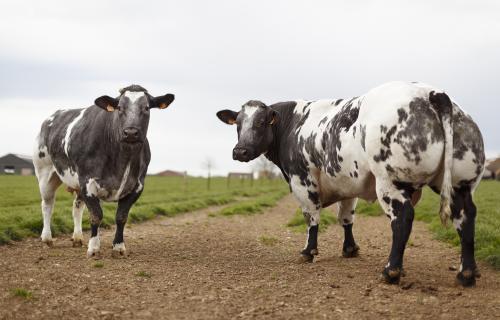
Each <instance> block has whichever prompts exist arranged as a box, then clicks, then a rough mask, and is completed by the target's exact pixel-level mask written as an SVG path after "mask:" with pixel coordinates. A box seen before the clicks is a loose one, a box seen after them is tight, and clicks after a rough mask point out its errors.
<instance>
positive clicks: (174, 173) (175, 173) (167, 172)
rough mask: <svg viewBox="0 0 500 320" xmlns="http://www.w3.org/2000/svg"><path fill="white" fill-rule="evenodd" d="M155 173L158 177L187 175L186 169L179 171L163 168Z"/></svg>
mask: <svg viewBox="0 0 500 320" xmlns="http://www.w3.org/2000/svg"><path fill="white" fill-rule="evenodd" d="M156 175H157V176H160V177H185V176H187V172H186V171H184V172H180V171H173V170H165V171H162V172H158V173H157V174H156Z"/></svg>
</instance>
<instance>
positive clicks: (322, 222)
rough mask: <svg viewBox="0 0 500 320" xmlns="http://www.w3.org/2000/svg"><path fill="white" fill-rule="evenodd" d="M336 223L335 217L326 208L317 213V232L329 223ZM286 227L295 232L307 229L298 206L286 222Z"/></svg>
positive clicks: (324, 228) (325, 227)
mask: <svg viewBox="0 0 500 320" xmlns="http://www.w3.org/2000/svg"><path fill="white" fill-rule="evenodd" d="M335 223H337V217H335V216H334V215H333V213H332V212H331V211H330V210H328V209H322V210H321V212H320V215H319V232H323V231H325V230H326V229H327V228H328V226H329V225H332V224H335ZM286 226H287V227H289V228H291V229H292V230H293V231H295V232H300V233H304V232H306V231H307V224H306V221H305V219H304V215H303V214H302V210H301V209H300V208H298V209H297V211H295V214H294V216H293V217H292V219H290V221H288V223H287V224H286Z"/></svg>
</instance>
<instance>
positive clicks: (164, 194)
mask: <svg viewBox="0 0 500 320" xmlns="http://www.w3.org/2000/svg"><path fill="white" fill-rule="evenodd" d="M287 193H288V187H287V186H286V184H285V183H284V182H282V181H268V180H262V181H255V182H254V185H253V186H251V185H250V184H249V182H248V181H246V182H245V183H240V182H237V181H233V182H232V183H231V186H230V188H228V186H227V183H226V180H225V179H224V178H215V179H213V180H212V185H211V190H210V191H208V190H207V187H206V179H203V178H187V179H184V178H177V177H172V178H164V177H148V178H147V180H146V187H145V191H144V193H143V195H142V197H141V198H140V199H139V201H138V202H137V203H136V205H135V206H134V207H133V208H132V210H131V212H130V215H129V222H132V223H134V222H140V221H143V220H147V219H151V218H153V217H155V216H157V215H163V216H173V215H176V214H178V213H182V212H187V211H192V210H196V209H201V208H205V207H209V206H216V205H227V206H225V207H224V208H223V209H221V210H220V211H219V212H217V213H215V214H214V215H222V216H231V215H235V214H243V215H249V214H256V213H260V212H263V211H264V210H265V209H266V208H268V207H271V206H273V205H274V204H275V203H276V201H278V200H279V199H280V198H282V197H283V196H284V195H286V194H287ZM499 194H500V183H499V182H496V181H483V182H482V183H481V185H480V186H479V188H478V190H477V191H476V193H475V196H474V200H475V202H476V206H477V209H478V213H477V219H476V256H477V257H478V258H479V259H482V260H486V261H488V262H489V263H491V264H492V265H493V266H494V267H495V268H497V269H500V198H499ZM72 201H73V196H72V195H71V194H69V193H68V192H66V191H65V190H64V188H63V187H61V188H60V189H59V191H58V194H57V200H56V206H55V210H54V214H53V219H52V221H53V223H52V231H53V233H54V234H55V235H57V234H60V233H70V232H72V231H73V221H72V216H71V207H72ZM103 208H104V212H105V213H104V220H103V225H104V226H109V225H111V224H113V223H114V210H115V208H116V204H114V203H103ZM438 210H439V196H438V195H436V194H434V193H433V192H432V191H431V190H429V189H428V188H426V189H425V190H424V193H423V196H422V199H421V200H420V202H419V204H418V205H417V207H416V219H417V220H420V221H424V222H426V223H428V224H429V228H430V229H431V231H432V232H433V233H434V234H435V236H436V238H437V239H439V240H443V241H446V242H449V243H451V244H454V245H457V246H458V245H459V244H460V241H459V238H458V235H457V233H456V231H455V230H454V228H453V227H450V226H448V227H444V226H442V225H441V222H440V219H439V214H438ZM356 211H357V213H358V214H364V215H372V216H374V215H380V214H382V210H381V209H380V207H379V205H378V204H377V203H374V204H369V203H367V202H365V201H359V203H358V206H357V209H356ZM333 223H336V218H335V217H334V216H333V215H332V213H331V212H329V210H327V211H323V212H322V215H321V225H322V228H325V227H327V226H328V225H330V224H333ZM83 225H84V228H85V229H87V228H88V227H89V224H88V215H87V214H85V215H84V224H83ZM450 225H451V224H450ZM288 227H290V228H292V229H294V230H296V231H299V232H304V231H305V229H306V227H305V224H304V220H303V218H302V214H301V212H300V210H298V211H297V212H296V213H295V215H293V216H292V217H291V220H290V221H289V223H288ZM41 230H42V216H41V211H40V196H39V194H38V189H37V182H36V178H35V177H19V176H0V244H1V243H8V242H10V241H12V240H20V239H23V238H24V237H29V236H39V235H40V232H41Z"/></svg>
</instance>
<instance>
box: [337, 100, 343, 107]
mask: <svg viewBox="0 0 500 320" xmlns="http://www.w3.org/2000/svg"><path fill="white" fill-rule="evenodd" d="M342 101H344V99H337V100H336V101H335V105H336V106H338V105H339V104H340V103H341V102H342Z"/></svg>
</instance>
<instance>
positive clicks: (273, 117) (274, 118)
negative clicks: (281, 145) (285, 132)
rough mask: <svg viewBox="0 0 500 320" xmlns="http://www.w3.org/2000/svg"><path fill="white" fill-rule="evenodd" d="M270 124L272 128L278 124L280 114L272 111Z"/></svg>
mask: <svg viewBox="0 0 500 320" xmlns="http://www.w3.org/2000/svg"><path fill="white" fill-rule="evenodd" d="M269 119H270V120H269V124H270V125H271V126H272V125H275V124H276V122H278V120H279V113H278V112H277V111H275V110H272V109H271V114H270V115H269Z"/></svg>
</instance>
